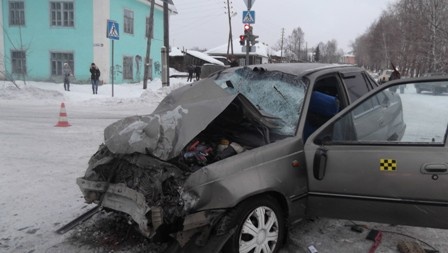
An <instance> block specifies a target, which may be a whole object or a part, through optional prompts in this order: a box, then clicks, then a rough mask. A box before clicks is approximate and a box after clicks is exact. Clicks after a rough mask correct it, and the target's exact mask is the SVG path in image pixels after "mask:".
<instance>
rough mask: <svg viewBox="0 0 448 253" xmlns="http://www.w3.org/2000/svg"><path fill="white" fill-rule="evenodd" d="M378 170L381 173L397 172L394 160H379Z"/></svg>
mask: <svg viewBox="0 0 448 253" xmlns="http://www.w3.org/2000/svg"><path fill="white" fill-rule="evenodd" d="M380 170H381V171H396V170H397V160H395V159H380Z"/></svg>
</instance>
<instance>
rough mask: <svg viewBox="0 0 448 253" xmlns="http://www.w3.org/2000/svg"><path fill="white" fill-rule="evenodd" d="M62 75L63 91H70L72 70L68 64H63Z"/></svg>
mask: <svg viewBox="0 0 448 253" xmlns="http://www.w3.org/2000/svg"><path fill="white" fill-rule="evenodd" d="M62 71H63V73H64V90H66V91H70V76H71V75H72V69H71V68H70V65H68V63H67V62H66V63H64V68H63V69H62Z"/></svg>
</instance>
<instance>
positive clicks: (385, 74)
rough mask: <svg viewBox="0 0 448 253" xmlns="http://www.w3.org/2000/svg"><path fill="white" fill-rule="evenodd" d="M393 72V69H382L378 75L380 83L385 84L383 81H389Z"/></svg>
mask: <svg viewBox="0 0 448 253" xmlns="http://www.w3.org/2000/svg"><path fill="white" fill-rule="evenodd" d="M393 72H394V70H393V69H385V70H382V71H381V72H380V74H379V76H378V83H379V84H383V83H385V82H387V81H389V78H390V76H391V75H392V73H393Z"/></svg>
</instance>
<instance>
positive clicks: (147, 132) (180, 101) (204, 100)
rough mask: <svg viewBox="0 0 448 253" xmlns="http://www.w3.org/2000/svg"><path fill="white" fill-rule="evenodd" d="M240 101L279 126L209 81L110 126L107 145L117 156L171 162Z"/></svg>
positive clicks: (243, 101)
mask: <svg viewBox="0 0 448 253" xmlns="http://www.w3.org/2000/svg"><path fill="white" fill-rule="evenodd" d="M236 99H237V100H240V102H241V104H243V106H244V108H245V110H246V112H249V114H250V115H252V116H253V119H254V120H256V121H259V123H260V124H263V125H265V126H267V127H275V125H274V124H271V121H270V119H269V117H266V116H265V115H262V113H261V112H260V111H258V110H257V109H256V107H255V106H254V105H252V104H251V103H250V102H249V100H248V99H247V98H245V97H244V95H242V94H240V93H236V94H230V93H228V92H226V91H225V90H224V89H222V88H220V87H219V86H218V85H216V83H214V82H213V81H212V80H210V79H205V80H202V81H199V82H195V83H193V84H191V85H186V86H184V87H181V88H179V89H177V90H175V91H173V92H171V93H170V94H169V95H168V96H167V97H165V98H164V99H163V100H162V102H161V103H160V104H159V106H158V107H157V108H156V109H155V110H154V112H153V113H152V114H149V115H143V116H132V117H127V118H124V119H122V120H119V121H117V122H115V123H113V124H111V125H109V126H108V127H107V128H106V129H105V130H104V140H105V145H106V146H107V148H108V149H109V150H110V151H111V152H112V153H115V154H132V153H141V154H150V155H153V156H155V157H157V158H159V159H161V160H165V161H166V160H169V159H171V158H174V157H176V156H178V155H179V154H180V153H181V151H182V149H183V148H184V147H185V146H186V145H187V144H188V143H189V142H190V141H191V140H192V139H193V138H194V137H195V136H196V135H198V134H199V133H200V132H201V131H202V130H204V129H205V128H206V127H207V126H208V125H209V124H210V123H211V122H212V121H213V120H214V119H215V118H216V117H217V116H218V115H219V114H221V113H222V112H223V111H224V110H225V109H226V108H227V107H228V106H229V105H230V104H231V103H232V101H234V100H236ZM271 119H272V118H271Z"/></svg>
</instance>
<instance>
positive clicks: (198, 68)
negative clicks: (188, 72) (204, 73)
mask: <svg viewBox="0 0 448 253" xmlns="http://www.w3.org/2000/svg"><path fill="white" fill-rule="evenodd" d="M194 73H195V75H196V81H199V79H201V66H199V65H197V66H196V67H195V68H194Z"/></svg>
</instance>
